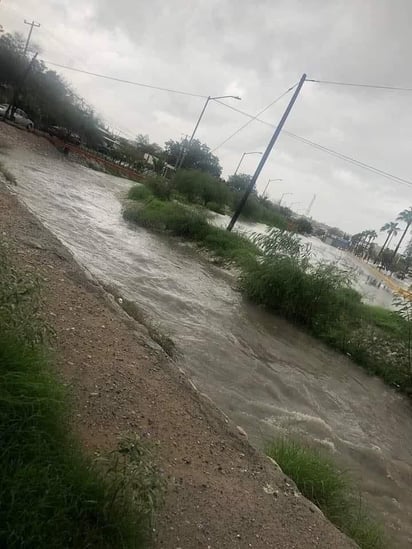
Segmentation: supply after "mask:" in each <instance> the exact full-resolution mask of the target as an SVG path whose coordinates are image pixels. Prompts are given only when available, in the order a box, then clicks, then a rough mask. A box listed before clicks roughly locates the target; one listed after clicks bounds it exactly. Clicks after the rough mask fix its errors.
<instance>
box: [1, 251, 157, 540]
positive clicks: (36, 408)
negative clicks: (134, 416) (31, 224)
mask: <svg viewBox="0 0 412 549" xmlns="http://www.w3.org/2000/svg"><path fill="white" fill-rule="evenodd" d="M6 252H7V250H6V249H5V248H3V247H1V246H0V334H1V335H0V546H1V547H7V548H9V549H12V548H16V549H17V548H21V547H27V548H39V547H50V548H56V549H57V548H61V549H63V548H73V549H74V548H78V547H89V548H96V549H106V548H107V549H109V548H112V549H115V548H116V549H117V548H126V549H129V548H130V549H131V548H134V549H136V548H139V547H146V546H147V545H146V542H147V539H148V537H149V531H150V527H151V522H152V519H153V512H154V504H155V503H156V502H157V501H158V499H159V497H160V496H159V495H160V492H161V482H160V480H159V477H158V476H157V473H156V470H155V467H154V466H153V464H152V457H151V450H150V449H149V448H148V447H145V446H144V445H143V444H141V442H140V441H139V440H138V439H134V440H133V439H125V440H124V441H123V442H122V443H121V446H119V448H117V449H116V450H114V451H113V452H112V453H111V454H109V455H106V456H101V457H100V458H99V460H98V461H96V460H95V459H91V458H90V457H87V456H86V455H85V454H84V453H83V452H82V450H81V448H80V446H79V444H78V442H77V440H76V439H75V437H74V436H73V435H72V434H71V431H70V426H69V418H70V410H69V408H68V405H67V395H66V394H65V391H64V390H63V388H62V385H61V383H60V382H59V381H58V380H57V378H56V375H55V374H54V371H53V369H52V367H51V364H50V359H49V356H48V354H47V353H46V352H45V347H44V343H43V342H44V339H45V337H46V336H47V333H48V331H47V329H46V328H45V327H44V323H43V322H42V321H41V318H40V313H39V298H38V285H37V283H36V281H34V280H33V279H32V278H30V277H28V276H25V275H24V274H22V273H21V272H19V271H16V270H15V269H13V267H12V266H11V265H10V264H9V262H8V261H7V260H6Z"/></svg>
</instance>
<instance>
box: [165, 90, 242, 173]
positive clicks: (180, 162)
mask: <svg viewBox="0 0 412 549" xmlns="http://www.w3.org/2000/svg"><path fill="white" fill-rule="evenodd" d="M229 98H231V99H238V100H239V101H240V99H241V98H240V97H238V96H237V95H219V96H217V97H211V96H210V95H209V96H208V97H207V98H206V101H205V104H204V105H203V109H202V111H201V113H200V116H199V118H198V119H197V122H196V125H195V127H194V128H193V132H192V135H191V136H190V139H189V143H188V144H187V146H186V147H185V148H184V150H183V152H182V154H181V156H180V159H179V161H178V162H177V163H176V170H178V169H179V168H181V167H182V164H183V161H184V159H185V157H186V153H187V151H188V150H189V149H190V145H191V144H192V141H193V138H194V136H195V134H196V132H197V128H198V127H199V124H200V121H201V120H202V118H203V115H204V114H205V110H206V107H207V106H208V104H209V101H211V100H213V99H229Z"/></svg>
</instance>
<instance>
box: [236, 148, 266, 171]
mask: <svg viewBox="0 0 412 549" xmlns="http://www.w3.org/2000/svg"><path fill="white" fill-rule="evenodd" d="M247 154H263V153H261V152H256V151H252V152H244V153H243V154H242V156H241V158H240V160H239V164H238V165H237V168H236V170H235V173H234V174H233V175H236V174H237V172H238V170H239V168H240V165H241V164H242V162H243V159H244V158H245V156H246V155H247Z"/></svg>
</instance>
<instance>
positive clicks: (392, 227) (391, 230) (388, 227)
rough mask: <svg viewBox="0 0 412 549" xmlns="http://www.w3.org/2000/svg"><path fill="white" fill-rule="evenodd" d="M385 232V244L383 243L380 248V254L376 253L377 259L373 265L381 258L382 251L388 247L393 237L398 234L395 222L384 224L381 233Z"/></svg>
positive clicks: (397, 226)
mask: <svg viewBox="0 0 412 549" xmlns="http://www.w3.org/2000/svg"><path fill="white" fill-rule="evenodd" d="M384 231H386V232H387V233H388V234H387V236H386V239H385V242H384V243H383V246H382V248H381V249H380V252H379V253H378V257H377V258H376V260H375V263H376V262H377V260H378V259H379V257H381V256H382V254H383V252H384V250H385V249H386V248H387V247H388V246H389V244H390V243H391V240H392V238H393V237H394V236H397V235H398V232H399V225H398V224H397V223H396V221H389V222H388V223H385V225H383V227H381V232H384Z"/></svg>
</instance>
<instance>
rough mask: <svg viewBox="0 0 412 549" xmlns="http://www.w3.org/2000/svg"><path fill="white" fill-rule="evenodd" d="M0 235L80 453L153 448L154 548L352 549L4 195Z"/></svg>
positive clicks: (1, 192)
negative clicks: (34, 316) (161, 492)
mask: <svg viewBox="0 0 412 549" xmlns="http://www.w3.org/2000/svg"><path fill="white" fill-rule="evenodd" d="M0 231H1V233H2V234H3V238H6V239H7V240H9V241H11V242H12V243H13V246H14V252H13V255H14V261H15V262H16V263H17V264H18V265H20V266H21V269H22V270H30V271H33V272H35V273H37V274H38V275H39V276H40V277H41V279H42V281H43V285H44V288H47V291H44V293H43V299H44V311H45V314H46V315H47V317H48V319H49V322H50V323H51V325H52V326H53V327H54V329H55V331H56V351H57V360H56V364H57V367H58V369H59V372H60V373H61V375H62V377H63V379H64V381H65V382H66V383H68V384H70V386H71V388H72V391H73V395H74V418H73V421H74V424H75V428H76V430H77V431H78V433H79V435H80V436H81V438H82V440H83V441H84V444H85V445H86V447H87V448H88V449H89V450H91V451H93V450H95V449H100V448H112V447H114V445H115V444H116V440H117V437H118V435H119V434H120V433H125V432H130V431H132V432H137V433H139V434H141V435H142V436H145V437H148V438H150V439H151V440H152V441H158V442H159V456H158V459H159V463H160V466H161V468H162V470H163V472H164V475H165V476H166V478H167V481H168V492H167V498H166V503H165V505H164V508H163V509H162V510H161V511H160V513H159V516H158V522H157V527H156V532H155V542H154V546H155V547H156V548H168V549H169V548H170V549H177V548H181V549H192V548H197V547H199V548H209V547H210V548H213V549H224V548H248V547H253V548H264V547H270V548H281V549H288V548H299V549H300V548H310V547H321V548H328V549H330V548H336V549H339V548H349V547H354V544H352V543H351V542H350V541H349V540H348V539H347V538H345V537H344V536H343V535H342V534H341V533H340V532H338V531H337V530H336V529H335V528H334V527H333V526H332V525H331V524H330V523H329V522H328V521H326V520H325V519H324V517H323V516H322V515H321V514H320V512H318V511H317V510H316V509H315V508H314V507H313V506H312V505H311V504H310V503H309V502H308V501H306V500H305V499H304V498H303V497H302V496H299V495H297V494H296V492H295V490H294V488H293V486H292V484H291V482H290V481H289V480H288V479H287V478H285V476H284V475H283V474H282V473H281V472H280V471H276V470H275V468H274V467H273V465H272V464H271V463H269V461H268V460H267V459H266V458H265V457H264V456H261V455H259V454H258V453H257V452H256V451H255V450H254V449H252V447H250V446H249V444H248V443H247V441H246V439H245V437H244V435H242V434H241V433H240V432H239V431H238V430H237V429H236V426H233V425H231V424H230V422H228V420H226V419H225V418H224V416H223V415H222V414H221V413H220V412H219V411H218V410H216V409H215V407H214V406H213V405H212V404H211V403H210V402H209V401H208V400H207V399H206V398H205V397H203V396H201V395H199V394H198V393H197V391H195V390H194V388H193V387H191V385H190V383H188V381H187V380H186V378H185V377H184V376H183V375H182V374H181V373H180V372H179V368H178V364H177V363H173V362H172V361H170V360H169V359H168V358H167V357H166V356H165V355H164V354H163V352H162V351H161V350H160V349H159V348H156V345H155V344H154V343H153V342H152V341H151V339H150V338H149V336H148V335H147V332H146V329H145V328H144V327H143V326H141V325H140V324H138V323H136V322H135V321H132V320H131V319H130V318H129V317H127V315H126V314H125V313H124V312H123V311H122V310H121V309H120V307H119V306H118V305H117V304H116V303H115V301H114V300H113V299H110V298H109V297H108V296H107V294H105V293H104V292H103V291H102V289H101V288H100V287H99V286H98V285H97V284H96V283H95V282H93V281H92V280H90V279H88V278H87V277H86V276H85V274H84V273H83V271H82V270H81V269H80V268H79V267H78V265H77V264H76V263H75V262H74V261H73V259H72V258H71V256H70V254H69V253H68V252H67V251H66V250H65V249H64V248H63V247H62V246H61V244H60V243H59V242H58V241H57V240H56V239H55V238H54V237H53V236H52V235H51V234H50V233H49V232H48V231H47V230H46V229H45V228H44V227H43V226H42V225H40V223H39V222H38V221H37V220H36V219H35V218H34V217H33V216H32V215H31V214H30V213H29V212H28V211H27V210H26V209H25V208H24V207H23V206H21V205H20V204H19V203H18V201H17V199H16V197H15V196H13V195H12V194H10V192H9V191H8V190H6V187H5V186H4V185H3V184H0ZM264 488H265V489H264ZM268 492H269V493H268Z"/></svg>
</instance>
